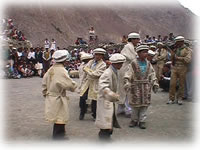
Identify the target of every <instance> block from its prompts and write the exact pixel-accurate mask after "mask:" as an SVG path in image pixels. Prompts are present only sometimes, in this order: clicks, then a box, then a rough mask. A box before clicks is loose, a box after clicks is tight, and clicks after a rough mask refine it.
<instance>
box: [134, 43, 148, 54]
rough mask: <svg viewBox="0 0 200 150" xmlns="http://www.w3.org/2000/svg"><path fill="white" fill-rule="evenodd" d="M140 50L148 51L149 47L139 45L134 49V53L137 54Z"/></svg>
mask: <svg viewBox="0 0 200 150" xmlns="http://www.w3.org/2000/svg"><path fill="white" fill-rule="evenodd" d="M142 50H149V46H147V45H140V46H138V47H137V48H136V52H137V53H138V52H139V51H142Z"/></svg>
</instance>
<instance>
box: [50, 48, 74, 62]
mask: <svg viewBox="0 0 200 150" xmlns="http://www.w3.org/2000/svg"><path fill="white" fill-rule="evenodd" d="M52 58H53V59H54V60H55V62H64V61H66V60H69V59H70V55H69V52H68V51H67V50H57V51H55V52H54V53H53V56H52Z"/></svg>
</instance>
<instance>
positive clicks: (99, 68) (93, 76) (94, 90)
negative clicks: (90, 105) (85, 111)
mask: <svg viewBox="0 0 200 150" xmlns="http://www.w3.org/2000/svg"><path fill="white" fill-rule="evenodd" d="M93 64H94V59H93V60H90V61H89V62H88V63H87V65H86V66H85V67H84V69H83V70H84V71H85V72H86V77H85V79H83V80H84V83H83V84H82V86H81V90H80V96H83V94H84V93H85V92H86V91H87V89H88V88H89V91H88V99H91V100H97V94H98V83H99V78H100V76H101V75H102V74H103V72H104V71H105V70H106V63H105V62H104V61H103V60H100V61H98V63H97V65H96V66H95V67H94V68H92V65H93ZM91 68H92V69H91Z"/></svg>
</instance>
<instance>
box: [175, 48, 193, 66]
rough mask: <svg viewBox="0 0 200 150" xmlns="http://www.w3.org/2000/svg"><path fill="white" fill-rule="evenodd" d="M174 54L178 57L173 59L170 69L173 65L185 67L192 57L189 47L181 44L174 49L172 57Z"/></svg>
mask: <svg viewBox="0 0 200 150" xmlns="http://www.w3.org/2000/svg"><path fill="white" fill-rule="evenodd" d="M175 56H176V57H179V60H175V62H174V64H173V65H174V66H173V67H172V69H173V68H175V67H187V66H188V64H189V63H190V62H191V59H192V50H191V49H190V48H189V47H186V46H183V47H181V48H178V49H176V50H175V55H173V54H172V59H173V58H174V57H175Z"/></svg>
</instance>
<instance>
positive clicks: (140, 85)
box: [124, 60, 158, 107]
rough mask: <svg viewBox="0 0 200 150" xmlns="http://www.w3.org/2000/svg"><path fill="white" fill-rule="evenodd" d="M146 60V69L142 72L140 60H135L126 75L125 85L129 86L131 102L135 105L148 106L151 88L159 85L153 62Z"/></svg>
mask: <svg viewBox="0 0 200 150" xmlns="http://www.w3.org/2000/svg"><path fill="white" fill-rule="evenodd" d="M145 61H146V70H145V71H144V72H142V70H141V68H140V65H139V62H138V60H136V61H133V62H132V63H131V64H130V65H129V68H128V71H127V72H126V73H125V76H124V82H125V85H124V87H129V89H130V90H129V91H128V100H129V104H130V105H131V106H134V107H140V106H148V105H149V104H150V103H151V88H152V86H153V85H158V83H157V78H156V74H155V71H154V69H153V67H152V65H151V63H150V62H149V61H147V60H145Z"/></svg>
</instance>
